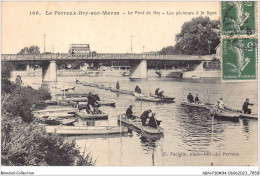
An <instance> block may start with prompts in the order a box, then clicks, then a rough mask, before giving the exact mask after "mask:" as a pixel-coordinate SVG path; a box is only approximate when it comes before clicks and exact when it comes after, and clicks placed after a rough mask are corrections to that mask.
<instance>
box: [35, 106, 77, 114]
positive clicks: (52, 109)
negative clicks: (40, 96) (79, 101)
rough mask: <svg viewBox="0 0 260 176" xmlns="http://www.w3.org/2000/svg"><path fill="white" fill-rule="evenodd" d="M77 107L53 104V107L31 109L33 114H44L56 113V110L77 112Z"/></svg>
mask: <svg viewBox="0 0 260 176" xmlns="http://www.w3.org/2000/svg"><path fill="white" fill-rule="evenodd" d="M77 111H78V109H77V108H72V107H63V106H54V107H50V106H49V107H47V108H46V109H42V110H38V111H33V113H34V114H46V113H57V112H67V113H72V114H73V113H75V112H77Z"/></svg>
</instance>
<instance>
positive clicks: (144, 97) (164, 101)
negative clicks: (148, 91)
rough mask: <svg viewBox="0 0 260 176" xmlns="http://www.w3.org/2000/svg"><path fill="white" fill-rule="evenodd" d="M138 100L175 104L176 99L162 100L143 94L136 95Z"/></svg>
mask: <svg viewBox="0 0 260 176" xmlns="http://www.w3.org/2000/svg"><path fill="white" fill-rule="evenodd" d="M135 97H136V100H140V101H148V102H157V103H174V102H175V101H174V99H175V98H169V99H168V98H165V99H164V98H160V97H154V96H146V95H143V94H137V93H136V94H135Z"/></svg>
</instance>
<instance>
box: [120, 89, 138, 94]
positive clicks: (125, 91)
mask: <svg viewBox="0 0 260 176" xmlns="http://www.w3.org/2000/svg"><path fill="white" fill-rule="evenodd" d="M120 93H121V94H129V95H135V91H131V90H120Z"/></svg>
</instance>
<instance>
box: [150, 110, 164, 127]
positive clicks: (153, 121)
mask: <svg viewBox="0 0 260 176" xmlns="http://www.w3.org/2000/svg"><path fill="white" fill-rule="evenodd" d="M154 116H155V113H152V116H151V117H150V119H149V122H148V126H150V127H152V128H158V127H159V126H160V124H161V121H160V120H157V119H156V118H155V117H154Z"/></svg>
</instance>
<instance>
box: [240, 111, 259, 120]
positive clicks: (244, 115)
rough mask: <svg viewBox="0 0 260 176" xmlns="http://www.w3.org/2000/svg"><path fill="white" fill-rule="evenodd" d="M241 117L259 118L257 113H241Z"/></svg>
mask: <svg viewBox="0 0 260 176" xmlns="http://www.w3.org/2000/svg"><path fill="white" fill-rule="evenodd" d="M239 118H243V119H244V118H245V119H257V120H258V115H257V114H242V113H241V114H240V115H239Z"/></svg>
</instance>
